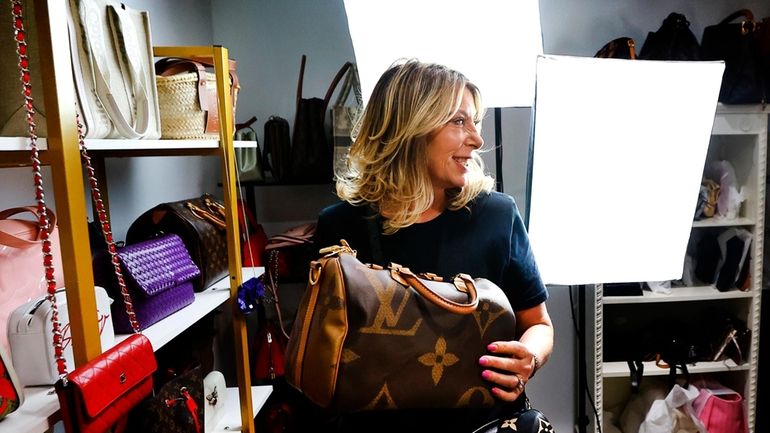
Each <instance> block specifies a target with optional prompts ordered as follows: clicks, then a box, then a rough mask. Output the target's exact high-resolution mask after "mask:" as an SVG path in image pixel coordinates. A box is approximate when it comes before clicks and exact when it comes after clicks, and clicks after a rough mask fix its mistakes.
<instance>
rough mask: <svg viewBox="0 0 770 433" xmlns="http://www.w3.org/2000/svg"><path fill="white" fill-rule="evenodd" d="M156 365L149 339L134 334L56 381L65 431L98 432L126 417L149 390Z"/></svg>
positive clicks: (147, 394)
mask: <svg viewBox="0 0 770 433" xmlns="http://www.w3.org/2000/svg"><path fill="white" fill-rule="evenodd" d="M156 367H157V365H156V362H155V352H154V351H153V350H152V345H151V344H150V340H149V339H148V338H147V337H145V336H144V335H142V334H133V335H131V336H130V337H128V338H127V339H125V340H123V341H122V342H121V343H120V344H118V345H116V346H113V347H112V348H110V349H109V350H107V351H106V352H104V353H102V354H101V355H99V356H97V357H96V358H94V359H92V360H91V361H89V362H88V363H87V364H85V365H83V366H82V367H79V368H77V369H76V370H74V371H72V372H71V373H69V375H67V379H66V384H65V381H64V380H60V381H59V382H57V383H56V392H57V393H58V395H59V404H60V405H61V414H62V420H63V421H64V428H65V430H66V431H67V432H81V433H101V432H106V431H109V430H110V428H112V426H114V425H120V423H122V422H125V421H126V420H127V418H126V415H127V414H128V412H129V411H130V410H131V409H133V408H134V407H135V406H136V405H138V404H139V403H140V402H141V401H142V400H144V399H145V398H146V397H147V396H149V395H151V394H152V373H153V372H154V371H155V369H156Z"/></svg>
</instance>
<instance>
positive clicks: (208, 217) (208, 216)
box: [184, 201, 227, 230]
mask: <svg viewBox="0 0 770 433" xmlns="http://www.w3.org/2000/svg"><path fill="white" fill-rule="evenodd" d="M184 205H185V207H186V208H187V209H190V211H191V212H192V213H193V215H195V216H196V217H198V218H200V219H202V220H205V221H208V222H210V223H211V224H214V226H216V227H217V228H218V229H220V230H225V229H227V224H226V223H225V222H224V221H223V220H221V219H219V217H218V216H217V215H213V214H212V213H211V212H209V211H207V210H205V209H201V208H199V207H198V206H196V205H195V204H193V203H191V202H189V201H188V202H187V203H185V204H184Z"/></svg>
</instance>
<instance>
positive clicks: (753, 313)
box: [585, 104, 770, 432]
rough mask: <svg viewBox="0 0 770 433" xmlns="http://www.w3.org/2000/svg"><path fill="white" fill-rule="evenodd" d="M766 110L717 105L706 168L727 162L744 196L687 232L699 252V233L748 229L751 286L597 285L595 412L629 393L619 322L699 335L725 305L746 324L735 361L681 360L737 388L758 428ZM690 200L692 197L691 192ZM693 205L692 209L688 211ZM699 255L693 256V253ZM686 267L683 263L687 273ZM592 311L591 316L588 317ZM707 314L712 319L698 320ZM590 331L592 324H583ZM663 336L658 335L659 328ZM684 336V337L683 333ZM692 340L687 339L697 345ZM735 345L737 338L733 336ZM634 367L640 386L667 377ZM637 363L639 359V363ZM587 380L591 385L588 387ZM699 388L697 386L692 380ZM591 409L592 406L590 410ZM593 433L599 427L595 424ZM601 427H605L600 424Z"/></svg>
mask: <svg viewBox="0 0 770 433" xmlns="http://www.w3.org/2000/svg"><path fill="white" fill-rule="evenodd" d="M768 114H770V110H768V109H767V108H763V107H762V106H761V105H759V104H757V105H724V104H719V105H718V106H717V110H716V115H715V117H714V124H713V127H712V131H711V141H710V143H709V150H708V156H707V158H706V166H707V167H708V166H709V164H710V163H714V162H717V161H728V162H730V164H731V165H732V166H734V168H735V177H736V180H737V183H738V187H744V188H745V196H744V197H745V201H744V202H743V203H742V204H741V205H740V210H739V212H738V213H737V215H736V216H735V218H728V217H719V215H715V216H714V217H711V218H703V219H700V220H697V221H693V224H692V229H691V233H690V246H689V247H688V254H689V253H690V249H691V248H694V250H693V251H697V248H698V245H699V243H698V242H697V241H696V240H697V239H700V238H701V236H704V234H705V233H724V232H726V231H728V230H730V229H732V228H741V229H745V230H747V231H748V232H750V233H751V236H752V242H751V246H750V248H749V254H748V257H747V258H746V260H748V261H749V262H748V269H749V275H750V276H749V284H748V287H746V288H745V290H741V288H738V287H735V285H733V286H731V287H730V289H729V290H719V288H718V285H717V284H716V283H714V284H709V283H708V282H705V283H704V282H702V281H698V279H697V276H696V278H695V279H693V280H692V281H690V282H689V283H688V282H686V280H684V279H683V281H682V282H683V283H685V285H679V284H676V285H672V287H671V289H670V290H671V293H669V294H665V293H656V292H652V291H648V290H645V291H643V292H642V294H641V295H632V296H628V295H617V294H615V293H612V294H611V293H610V292H608V291H607V287H606V285H597V288H596V295H595V299H594V304H593V307H594V311H593V314H592V315H591V312H590V308H589V311H588V314H589V316H588V318H587V320H588V321H591V320H592V319H593V322H594V323H593V326H594V327H595V328H594V330H595V334H594V336H593V337H594V338H593V339H590V338H589V339H587V341H585V344H587V345H588V346H587V348H586V350H587V353H589V354H590V353H593V355H594V359H593V360H592V359H590V358H589V359H588V360H587V361H588V362H589V368H590V366H591V364H590V362H591V361H593V371H591V370H589V371H588V374H589V384H591V382H590V380H591V378H590V376H591V375H592V376H593V377H592V380H593V389H592V394H593V398H594V399H595V403H596V410H597V411H598V413H600V414H601V413H603V411H604V410H606V409H610V410H612V409H616V408H618V407H622V406H619V405H621V404H622V403H623V402H624V401H626V400H628V398H629V396H630V395H631V392H632V386H631V371H630V368H629V362H626V361H620V360H618V359H616V358H617V356H613V354H617V353H619V352H620V353H622V352H623V350H624V349H623V347H619V346H622V343H623V340H618V339H617V338H613V337H616V336H617V334H618V333H619V332H620V331H619V330H618V328H619V327H620V326H621V325H622V326H623V328H624V329H625V330H628V331H634V330H636V331H638V332H637V333H636V334H634V335H645V333H646V334H651V335H655V333H654V332H651V331H654V330H655V329H656V328H659V327H661V326H664V324H666V323H684V324H687V325H689V326H691V327H694V328H695V329H697V330H698V331H699V332H698V333H697V335H698V336H700V337H704V336H707V335H711V336H713V335H715V334H713V333H711V334H709V332H708V331H710V330H711V328H713V326H714V325H715V324H716V323H719V316H718V315H714V314H712V312H713V311H715V309H717V310H716V311H722V310H724V311H725V312H727V313H730V314H731V315H733V316H735V317H736V318H737V319H739V320H740V321H742V322H745V324H746V327H747V329H748V330H749V331H750V336H749V337H748V338H747V340H749V341H747V346H748V350H745V352H746V353H743V354H742V356H741V357H740V360H741V362H739V363H736V361H735V360H734V359H731V358H730V357H728V356H721V357H719V359H718V360H713V359H712V360H705V361H704V360H698V361H696V362H688V363H687V364H686V368H687V371H688V372H689V375H690V376H691V377H695V375H700V374H708V375H710V376H712V377H714V378H716V379H718V380H719V381H720V382H722V383H723V384H725V385H727V386H729V387H730V388H732V389H734V390H736V391H738V392H739V393H740V394H741V396H742V401H743V403H742V404H743V408H744V413H745V414H746V421H747V426H748V431H749V432H757V431H759V430H757V429H756V425H755V424H756V423H755V419H756V412H757V408H758V406H757V386H758V385H757V375H758V366H759V359H758V358H759V339H760V335H759V330H760V306H761V296H762V285H763V269H762V267H763V263H762V257H763V247H764V245H763V244H764V242H763V238H764V232H765V206H766V203H765V197H766V167H765V161H766V160H767V136H768ZM693 203H695V199H694V198H693ZM693 211H695V209H693ZM694 257H695V259H696V260H697V255H695V256H694ZM687 274H688V265H685V275H687ZM591 316H593V317H591ZM703 317H709V318H710V319H711V320H706V319H703ZM587 326H588V327H589V328H588V329H590V326H591V324H590V323H587ZM677 328H678V329H668V330H667V331H666V333H665V334H666V335H665V336H664V337H668V336H671V335H677V333H679V334H683V333H684V332H685V331H686V328H685V327H684V326H679V327H677ZM659 334H661V333H659ZM624 337H625V341H628V342H631V341H633V345H634V346H635V347H640V346H642V341H641V339H636V340H635V339H634V338H633V336H630V335H628V334H625V335H624ZM684 340H686V339H684ZM696 342H697V340H692V341H689V342H688V344H690V343H696ZM736 344H738V342H737V341H736ZM639 364H641V367H642V368H640V369H638V371H637V372H636V373H637V374H638V375H639V376H637V377H636V378H637V379H638V380H639V381H641V383H642V384H644V383H645V382H646V381H660V380H663V381H664V382H665V380H666V379H665V376H667V375H669V374H670V369H669V368H664V367H665V365H663V364H661V365H656V361H654V360H653V361H649V360H644V362H641V361H639ZM638 367H639V366H638V365H637V368H638ZM684 379H685V376H684V374H683V372H680V371H677V380H678V381H680V384H681V383H682V382H683V381H684ZM589 386H590V385H589ZM696 386H697V385H696ZM589 410H590V408H589ZM593 424H594V425H593V431H600V430H599V429H598V428H597V426H596V425H595V422H594V423H593ZM602 429H604V430H605V431H606V430H607V426H605V425H602Z"/></svg>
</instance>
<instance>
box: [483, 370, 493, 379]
mask: <svg viewBox="0 0 770 433" xmlns="http://www.w3.org/2000/svg"><path fill="white" fill-rule="evenodd" d="M490 376H492V372H491V371H489V370H484V371H482V372H481V377H483V378H484V379H489V378H490Z"/></svg>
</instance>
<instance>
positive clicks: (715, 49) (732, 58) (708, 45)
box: [701, 9, 770, 104]
mask: <svg viewBox="0 0 770 433" xmlns="http://www.w3.org/2000/svg"><path fill="white" fill-rule="evenodd" d="M738 18H742V20H741V21H740V22H734V21H735V20H736V19H738ZM766 24H770V21H768V20H764V21H763V22H762V23H757V22H756V21H755V20H754V14H752V13H751V11H750V10H748V9H741V10H739V11H736V12H733V13H732V14H730V15H728V16H727V17H725V19H723V20H722V21H720V22H719V24H715V25H712V26H708V27H706V28H705V29H704V30H703V38H702V40H701V51H702V57H703V60H724V61H725V73H724V75H723V76H722V88H721V89H720V91H719V101H720V102H723V103H725V104H756V103H763V104H764V103H765V102H767V99H768V85H770V31H769V29H767V28H764V29H763V28H762V27H763V26H764V25H766Z"/></svg>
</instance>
